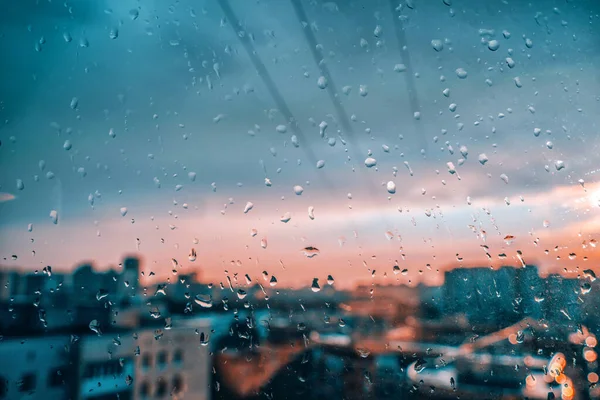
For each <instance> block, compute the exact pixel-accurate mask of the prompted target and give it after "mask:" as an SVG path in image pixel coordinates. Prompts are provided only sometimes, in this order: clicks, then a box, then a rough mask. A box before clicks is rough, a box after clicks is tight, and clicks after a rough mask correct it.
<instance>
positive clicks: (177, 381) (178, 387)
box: [173, 374, 184, 393]
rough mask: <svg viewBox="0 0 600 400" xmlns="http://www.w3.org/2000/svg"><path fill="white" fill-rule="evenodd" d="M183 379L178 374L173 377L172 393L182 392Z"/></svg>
mask: <svg viewBox="0 0 600 400" xmlns="http://www.w3.org/2000/svg"><path fill="white" fill-rule="evenodd" d="M183 385H184V383H183V377H182V376H181V375H179V374H176V375H175V376H174V377H173V393H181V392H182V391H183Z"/></svg>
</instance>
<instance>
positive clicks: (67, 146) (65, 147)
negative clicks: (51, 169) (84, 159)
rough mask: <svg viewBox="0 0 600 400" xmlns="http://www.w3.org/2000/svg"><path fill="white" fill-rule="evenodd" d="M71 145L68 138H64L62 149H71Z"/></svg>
mask: <svg viewBox="0 0 600 400" xmlns="http://www.w3.org/2000/svg"><path fill="white" fill-rule="evenodd" d="M72 147H73V145H72V144H71V141H70V140H65V143H64V144H63V149H65V150H67V151H68V150H71V148H72Z"/></svg>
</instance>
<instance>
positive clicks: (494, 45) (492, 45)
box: [488, 40, 500, 51]
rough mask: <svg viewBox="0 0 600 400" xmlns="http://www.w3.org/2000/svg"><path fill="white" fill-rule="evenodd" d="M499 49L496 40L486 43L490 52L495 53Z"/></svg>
mask: <svg viewBox="0 0 600 400" xmlns="http://www.w3.org/2000/svg"><path fill="white" fill-rule="evenodd" d="M499 48H500V42H499V41H497V40H490V41H489V42H488V49H490V50H491V51H496V50H498V49H499Z"/></svg>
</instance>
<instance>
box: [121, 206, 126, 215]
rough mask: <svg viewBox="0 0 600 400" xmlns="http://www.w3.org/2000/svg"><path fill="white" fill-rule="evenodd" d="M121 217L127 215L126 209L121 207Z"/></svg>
mask: <svg viewBox="0 0 600 400" xmlns="http://www.w3.org/2000/svg"><path fill="white" fill-rule="evenodd" d="M120 211H121V216H122V217H124V216H125V215H127V207H121V210H120Z"/></svg>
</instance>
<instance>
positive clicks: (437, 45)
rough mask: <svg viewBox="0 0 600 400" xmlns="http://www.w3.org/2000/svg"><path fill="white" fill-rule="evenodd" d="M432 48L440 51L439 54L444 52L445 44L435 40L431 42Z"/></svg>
mask: <svg viewBox="0 0 600 400" xmlns="http://www.w3.org/2000/svg"><path fill="white" fill-rule="evenodd" d="M431 47H433V49H434V50H435V51H438V52H439V51H442V50H444V42H443V41H441V40H440V39H433V40H432V41H431Z"/></svg>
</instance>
